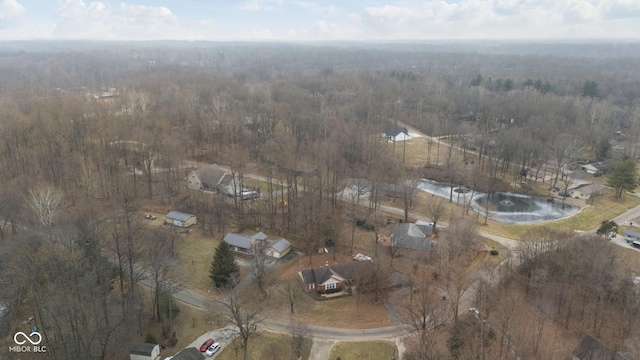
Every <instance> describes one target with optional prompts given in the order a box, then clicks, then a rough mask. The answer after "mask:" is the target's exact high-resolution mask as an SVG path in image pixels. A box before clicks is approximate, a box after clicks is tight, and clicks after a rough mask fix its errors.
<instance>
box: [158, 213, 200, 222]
mask: <svg viewBox="0 0 640 360" xmlns="http://www.w3.org/2000/svg"><path fill="white" fill-rule="evenodd" d="M192 216H195V215H191V214H187V213H183V212H180V211H169V213H167V215H165V217H166V218H168V219H172V220H180V221H187V220H189V218H190V217H192Z"/></svg>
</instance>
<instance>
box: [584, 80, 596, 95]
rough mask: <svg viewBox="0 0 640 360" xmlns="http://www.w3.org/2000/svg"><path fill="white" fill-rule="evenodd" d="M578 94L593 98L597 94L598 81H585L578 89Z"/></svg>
mask: <svg viewBox="0 0 640 360" xmlns="http://www.w3.org/2000/svg"><path fill="white" fill-rule="evenodd" d="M580 94H581V95H582V96H584V97H590V98H592V99H593V98H594V97H597V96H598V83H597V82H595V81H585V82H584V84H583V85H582V89H580Z"/></svg>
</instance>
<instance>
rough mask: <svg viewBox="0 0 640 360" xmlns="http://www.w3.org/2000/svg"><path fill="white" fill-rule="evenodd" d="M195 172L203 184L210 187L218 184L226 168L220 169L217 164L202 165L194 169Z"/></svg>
mask: <svg viewBox="0 0 640 360" xmlns="http://www.w3.org/2000/svg"><path fill="white" fill-rule="evenodd" d="M194 173H195V174H196V176H197V177H198V179H200V181H201V182H202V183H203V184H206V185H207V186H209V187H215V186H217V185H218V184H219V183H220V180H221V179H222V178H223V177H224V175H225V172H224V170H222V169H220V167H219V166H218V165H216V164H213V165H209V166H205V167H201V168H199V169H197V170H194Z"/></svg>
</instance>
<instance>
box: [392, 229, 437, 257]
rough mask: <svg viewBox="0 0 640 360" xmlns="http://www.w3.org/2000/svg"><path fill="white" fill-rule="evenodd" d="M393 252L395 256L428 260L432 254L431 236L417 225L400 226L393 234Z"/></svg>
mask: <svg viewBox="0 0 640 360" xmlns="http://www.w3.org/2000/svg"><path fill="white" fill-rule="evenodd" d="M391 250H392V252H393V253H394V256H406V257H409V258H417V259H425V260H426V259H427V258H428V257H429V255H430V252H431V236H427V235H426V234H425V233H424V232H423V231H422V230H420V227H418V225H416V224H410V223H403V224H399V225H398V226H396V228H395V229H393V232H392V233H391Z"/></svg>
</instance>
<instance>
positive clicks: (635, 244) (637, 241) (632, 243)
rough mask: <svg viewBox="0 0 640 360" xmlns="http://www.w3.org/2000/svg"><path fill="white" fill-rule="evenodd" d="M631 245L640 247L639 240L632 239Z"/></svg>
mask: <svg viewBox="0 0 640 360" xmlns="http://www.w3.org/2000/svg"><path fill="white" fill-rule="evenodd" d="M631 246H633V247H634V248H636V249H640V240H634V241H632V242H631Z"/></svg>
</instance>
